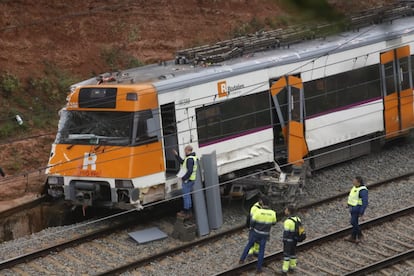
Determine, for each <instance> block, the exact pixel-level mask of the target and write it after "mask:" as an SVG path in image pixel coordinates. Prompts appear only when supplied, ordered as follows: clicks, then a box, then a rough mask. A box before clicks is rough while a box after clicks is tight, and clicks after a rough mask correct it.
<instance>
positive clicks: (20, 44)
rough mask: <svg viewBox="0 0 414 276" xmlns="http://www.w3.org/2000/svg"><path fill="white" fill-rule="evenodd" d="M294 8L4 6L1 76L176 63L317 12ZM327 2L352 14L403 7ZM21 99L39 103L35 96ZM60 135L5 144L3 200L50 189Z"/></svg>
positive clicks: (215, 1) (61, 0)
mask: <svg viewBox="0 0 414 276" xmlns="http://www.w3.org/2000/svg"><path fill="white" fill-rule="evenodd" d="M292 1H293V2H295V3H297V4H299V6H296V7H295V6H292V5H288V4H286V2H288V1H283V0H279V1H278V0H248V1H247V0H177V1H170V0H134V1H128V0H123V1H121V0H119V1H118V0H107V1H91V0H86V1H84V0H82V1H81V0H73V1H65V0H54V1H45V0H41V1H24V0H20V1H19V0H0V72H1V73H5V72H6V73H9V74H12V75H14V76H17V77H18V78H19V79H20V80H25V79H28V78H33V77H42V75H44V74H45V68H46V65H47V64H53V65H55V66H56V67H57V68H60V69H61V70H64V71H65V72H70V74H72V75H74V76H77V78H79V79H80V80H81V79H86V78H89V77H91V76H92V75H96V74H99V73H103V72H107V71H110V70H113V69H123V68H122V67H123V66H127V64H128V63H129V62H131V61H135V62H136V61H139V62H142V63H146V64H147V63H152V62H157V61H159V60H170V59H173V58H174V53H175V52H176V51H177V50H180V49H184V48H188V47H194V46H199V45H203V44H207V43H214V42H217V41H219V40H224V39H229V38H232V37H234V36H235V35H236V34H240V33H243V32H246V31H250V30H254V28H257V27H260V28H263V29H271V28H272V27H273V28H275V27H280V26H282V27H286V23H289V22H297V21H298V20H299V21H300V19H301V18H302V17H307V16H309V14H310V13H312V12H313V13H315V11H311V12H309V11H308V10H306V7H305V6H300V5H301V3H302V2H306V1H300V0H292ZM327 2H328V3H329V4H330V5H331V7H332V8H333V9H334V10H335V11H337V12H339V13H344V14H347V13H352V12H355V11H361V10H365V9H368V8H370V7H373V6H378V5H382V4H385V3H390V2H395V1H390V0H388V1H386V0H383V1H381V0H380V1H378V0H371V1H354V0H348V1H343V0H331V1H327ZM301 7H303V8H301ZM111 55H114V56H111ZM111 58H112V59H111ZM117 67H120V68H117ZM20 96H22V97H28V98H30V97H31V95H30V92H26V93H23V94H22V95H20ZM1 101H3V104H1ZM5 101H6V100H5V99H4V98H2V96H1V95H0V107H1V108H15V109H17V110H18V109H19V108H21V107H14V106H12V105H8V104H5ZM64 104H65V103H64V102H62V103H61V106H63V105H64ZM56 114H57V113H56ZM1 120H2V118H0V128H1V127H2V125H1ZM55 131H56V129H55V128H53V129H50V128H49V129H30V128H29V129H27V130H26V133H25V135H23V136H20V137H18V138H15V137H11V138H8V139H7V140H3V141H0V150H1V151H0V152H1V155H0V167H2V168H3V170H4V171H5V172H6V177H5V178H1V177H0V184H1V185H0V200H7V199H12V198H16V197H20V196H22V195H23V194H24V193H27V192H35V193H38V192H40V191H41V190H42V183H43V178H42V176H41V175H42V172H43V169H44V168H45V166H46V165H47V161H48V156H49V152H50V145H51V143H52V141H53V137H54V134H55ZM27 137H34V138H30V139H27ZM28 175H30V176H32V177H33V178H30V181H28V179H27V176H28ZM32 179H34V180H33V181H32ZM28 182H30V184H28Z"/></svg>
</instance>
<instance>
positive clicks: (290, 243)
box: [282, 205, 301, 274]
mask: <svg viewBox="0 0 414 276" xmlns="http://www.w3.org/2000/svg"><path fill="white" fill-rule="evenodd" d="M284 213H285V216H286V220H285V221H284V223H283V265H282V273H283V274H286V273H288V272H289V271H294V270H295V269H296V265H297V258H296V245H297V243H298V241H297V236H296V235H297V233H296V223H295V222H297V221H299V222H300V221H301V219H300V218H299V217H298V216H295V215H294V213H295V208H294V207H293V206H291V205H289V206H287V207H286V208H285V210H284Z"/></svg>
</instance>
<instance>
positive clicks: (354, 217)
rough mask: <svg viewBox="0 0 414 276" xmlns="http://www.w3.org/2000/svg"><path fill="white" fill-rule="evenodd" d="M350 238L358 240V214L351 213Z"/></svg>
mask: <svg viewBox="0 0 414 276" xmlns="http://www.w3.org/2000/svg"><path fill="white" fill-rule="evenodd" d="M351 225H352V238H353V239H356V238H360V237H361V235H362V233H361V229H360V227H359V212H352V211H351Z"/></svg>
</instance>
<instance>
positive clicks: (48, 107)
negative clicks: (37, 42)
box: [0, 62, 79, 140]
mask: <svg viewBox="0 0 414 276" xmlns="http://www.w3.org/2000/svg"><path fill="white" fill-rule="evenodd" d="M44 65H45V71H44V76H43V77H31V78H28V79H26V80H24V81H22V80H20V79H19V78H18V77H16V76H14V75H12V74H10V73H8V72H6V73H3V74H1V75H0V91H1V93H0V99H1V100H0V140H3V139H8V138H16V137H19V136H27V135H28V134H30V133H31V132H32V131H33V130H36V129H37V130H38V129H53V130H56V126H57V121H58V119H59V118H58V110H59V109H60V108H62V106H63V105H64V104H65V101H66V96H67V94H68V91H69V86H70V85H71V84H73V83H76V82H77V81H79V79H78V78H75V77H73V76H71V75H70V74H68V73H67V72H65V71H64V70H62V69H60V68H59V67H57V66H56V65H54V64H53V63H50V62H44ZM16 115H20V116H21V117H22V118H23V122H24V123H23V124H22V125H19V124H17V122H16V120H15V116H16Z"/></svg>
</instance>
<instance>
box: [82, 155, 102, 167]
mask: <svg viewBox="0 0 414 276" xmlns="http://www.w3.org/2000/svg"><path fill="white" fill-rule="evenodd" d="M97 158H98V157H97V156H96V154H95V153H91V154H89V153H87V152H85V155H84V156H83V166H82V170H87V169H88V168H89V166H91V170H92V171H96V159H97Z"/></svg>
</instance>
